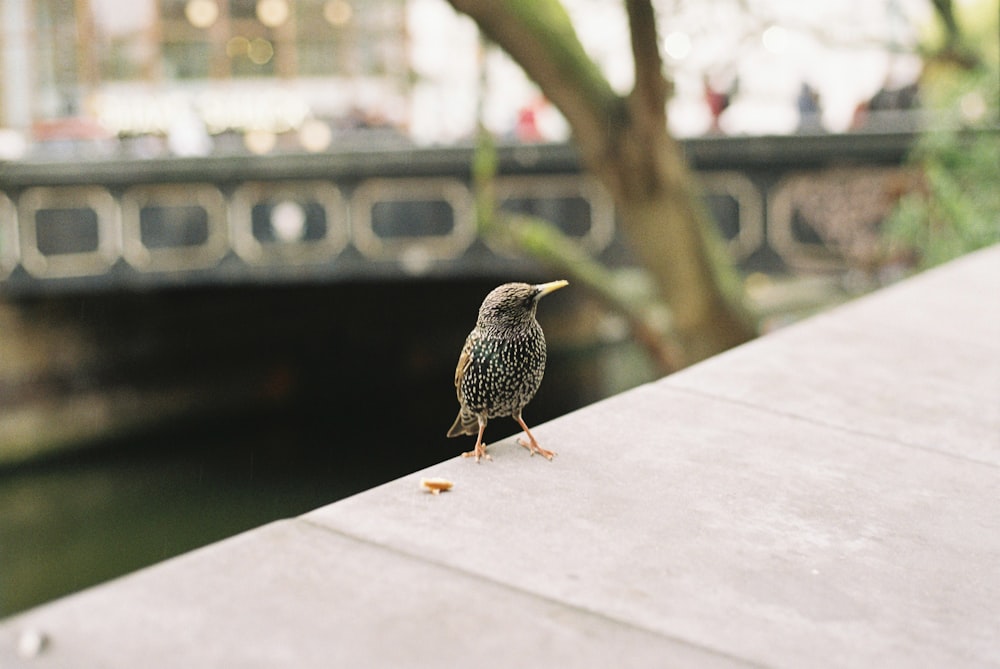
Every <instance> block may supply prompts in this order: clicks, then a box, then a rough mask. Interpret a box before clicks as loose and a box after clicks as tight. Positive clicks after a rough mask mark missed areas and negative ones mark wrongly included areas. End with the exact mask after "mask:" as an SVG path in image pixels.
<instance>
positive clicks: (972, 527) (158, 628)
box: [0, 247, 1000, 667]
mask: <svg viewBox="0 0 1000 669" xmlns="http://www.w3.org/2000/svg"><path fill="white" fill-rule="evenodd" d="M998 296H1000V247H994V248H992V249H987V250H985V251H981V252H979V253H976V254H973V255H971V256H967V257H966V258H963V259H961V260H959V261H956V262H955V263H952V264H950V265H948V266H945V267H943V268H939V269H937V270H933V271H931V272H927V273H925V274H923V275H921V276H919V277H916V278H913V279H911V280H909V281H906V282H904V283H902V284H899V285H897V286H894V287H892V288H889V289H887V290H884V291H882V292H880V293H877V294H875V295H872V296H869V297H867V298H864V299H861V300H858V301H856V302H854V303H851V304H849V305H846V306H844V307H841V308H839V309H836V310H833V311H831V312H828V313H826V314H824V315H821V316H819V317H816V318H814V319H811V320H809V321H807V322H805V323H802V324H799V325H796V326H792V327H789V328H787V329H785V330H782V331H779V332H777V333H775V334H772V335H769V336H766V337H763V338H761V339H759V340H757V341H755V342H753V343H751V344H749V345H746V346H743V347H740V348H738V349H735V350H733V351H730V352H728V353H726V354H724V355H721V356H718V357H716V358H713V359H712V360H709V361H707V362H705V363H703V364H701V365H698V366H696V367H693V368H691V369H689V370H686V371H684V372H681V373H678V374H675V375H673V376H671V377H668V378H666V379H664V380H662V381H659V382H656V383H652V384H649V385H646V386H643V387H640V388H637V389H635V390H632V391H629V392H627V393H623V394H621V395H618V396H616V397H613V398H611V399H609V400H606V401H604V402H600V403H598V404H595V405H593V406H591V407H587V408H585V409H582V410H580V411H578V412H575V413H573V414H569V415H567V416H564V417H562V418H560V419H558V420H555V421H552V422H550V423H547V424H545V425H542V426H539V427H538V428H537V430H536V431H535V434H536V436H537V437H538V438H539V440H540V441H541V442H542V443H543V444H544V445H546V446H548V447H550V448H554V449H555V450H557V451H558V452H559V456H558V457H557V458H556V459H555V461H554V462H551V463H549V462H546V461H545V460H543V459H541V458H537V457H536V458H530V457H528V456H527V454H526V452H525V451H524V450H523V449H522V448H520V447H519V446H517V445H516V443H515V441H514V440H513V439H507V440H504V441H501V442H498V443H496V444H493V445H492V446H491V449H490V450H491V452H492V454H493V457H494V460H493V461H492V462H484V463H482V464H480V465H476V464H475V463H474V462H472V461H467V460H462V459H461V458H455V459H451V460H448V461H445V462H442V463H440V464H438V465H435V466H433V467H431V468H429V469H428V470H425V471H423V472H417V473H415V474H412V475H409V476H406V477H403V478H401V479H399V480H397V481H394V482H391V483H388V484H386V485H384V486H381V487H379V488H376V489H373V490H370V491H368V492H365V493H362V494H360V495H357V496H354V497H351V498H349V499H346V500H342V501H340V502H337V503H335V504H332V505H330V506H328V507H325V508H322V509H319V510H317V511H314V512H312V513H310V514H306V515H305V516H302V517H299V518H295V519H290V520H286V521H281V522H278V523H275V524H272V525H268V526H266V527H263V528H259V529H257V530H254V531H251V532H248V533H245V534H242V535H239V536H237V537H234V538H232V539H229V540H227V541H224V542H221V543H219V544H215V545H212V546H209V547H206V548H204V549H201V550H199V551H195V552H193V553H190V554H188V555H185V556H181V557H179V558H176V559H173V560H170V561H168V562H165V563H163V564H160V565H157V566H155V567H151V568H149V569H146V570H143V571H140V572H137V573H135V574H132V575H130V576H126V577H124V578H122V579H119V580H116V581H113V582H111V583H109V584H105V585H103V586H99V587H96V588H93V589H91V590H88V591H85V592H83V593H80V594H78V595H74V596H71V597H68V598H65V599H63V600H60V601H57V602H54V603H51V604H48V605H45V606H42V607H39V608H37V609H34V610H32V611H29V612H26V613H24V614H22V615H20V616H17V617H14V618H11V619H8V620H6V621H3V622H2V623H0V666H3V667H20V666H25V667H79V666H100V667H134V666H144V667H177V666H185V667H217V666H239V667H257V666H259V667H274V666H295V667H328V666H344V665H347V664H348V663H352V664H356V665H358V666H365V667H382V666H385V667H388V666H393V667H395V666H418V667H419V666H459V665H462V666H479V667H490V666H497V667H500V666H503V667H507V666H578V667H590V666H593V667H598V666H601V667H604V666H671V665H676V666H685V667H739V666H761V665H764V666H774V667H801V666H810V667H857V666H906V667H942V666H947V667H984V666H1000V627H998V625H997V621H998V620H1000V567H998V565H1000V505H998V503H997V500H998V497H1000V297H998ZM415 447H417V446H415ZM423 476H441V477H445V478H447V479H450V480H452V481H453V482H454V484H455V487H454V489H453V490H452V491H450V492H447V493H444V494H441V495H438V496H432V495H429V494H426V493H424V492H422V491H421V490H420V489H419V486H418V482H419V480H420V478H421V477H423ZM39 639H43V640H44V642H43V643H40V644H35V645H36V646H37V645H40V646H41V650H40V651H38V652H37V653H33V652H31V650H32V649H31V648H30V646H32V644H31V643H30V642H31V641H32V640H35V641H36V642H37V641H38V640H39Z"/></svg>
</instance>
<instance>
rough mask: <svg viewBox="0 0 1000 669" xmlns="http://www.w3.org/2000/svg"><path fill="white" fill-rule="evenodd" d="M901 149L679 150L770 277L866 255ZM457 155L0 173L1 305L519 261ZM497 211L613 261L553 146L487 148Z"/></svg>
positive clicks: (742, 257) (879, 138)
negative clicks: (71, 292) (12, 298)
mask: <svg viewBox="0 0 1000 669" xmlns="http://www.w3.org/2000/svg"><path fill="white" fill-rule="evenodd" d="M912 139H913V136H912V135H911V134H906V133H902V134H886V135H840V136H833V135H831V136H804V137H770V138H703V139H696V140H689V141H687V142H686V143H685V150H686V151H687V153H688V155H689V157H690V159H691V160H692V162H693V164H694V165H695V167H696V169H698V171H699V173H700V175H701V177H702V186H703V190H704V194H705V198H706V201H707V203H708V205H709V207H710V208H711V209H712V211H713V213H714V214H715V217H716V219H717V221H718V223H719V226H720V229H721V231H722V233H723V235H724V236H725V237H726V239H727V240H728V241H729V248H730V252H731V253H732V255H733V258H734V260H736V262H738V263H740V264H741V265H743V266H744V267H745V268H747V269H753V270H762V271H769V272H781V271H787V270H830V269H837V268H842V267H844V266H845V265H847V264H850V262H851V261H852V259H854V257H855V256H864V254H865V252H866V249H867V248H869V247H870V246H871V244H872V243H873V240H874V237H875V232H876V229H877V224H878V222H880V221H881V220H882V219H883V218H884V217H885V216H886V215H887V214H888V213H889V211H891V207H892V204H893V202H894V197H898V195H899V194H900V193H901V192H905V191H906V190H907V189H909V188H911V187H912V186H913V183H914V177H913V175H912V174H911V173H910V172H909V171H908V170H906V169H905V168H903V167H901V161H902V159H903V157H904V155H905V152H906V149H907V148H908V146H909V145H910V143H911V141H912ZM472 154H473V149H472V148H471V147H457V148H449V149H440V148H439V149H403V150H392V151H373V152H364V153H362V152H340V153H336V152H335V153H330V154H323V155H275V156H238V155H233V156H219V157H211V158H204V159H189V158H175V159H169V158H167V159H155V160H138V161H137V160H113V159H108V160H99V161H98V160H90V161H86V162H73V163H30V162H28V163H7V164H0V290H3V291H4V292H8V293H15V294H18V293H30V292H33V291H36V290H57V291H58V290H60V289H72V288H77V287H91V288H107V287H114V286H120V285H156V284H171V283H178V282H195V283H197V282H218V281H226V282H232V281H242V280H260V279H261V278H264V279H281V278H287V277H296V278H301V277H307V278H325V279H334V280H335V279H339V278H356V277H359V276H421V275H427V274H430V275H445V276H461V275H470V274H471V275H476V274H483V273H490V272H495V271H500V270H501V269H506V270H508V271H509V269H510V267H511V263H515V264H516V263H527V262H528V261H527V260H526V259H525V258H520V257H512V256H510V254H509V251H507V250H505V249H501V248H498V247H496V246H495V245H492V244H490V241H489V240H488V239H482V238H480V235H478V234H477V231H476V227H475V215H474V209H473V191H472V186H471V183H470V179H469V166H470V164H471V160H472ZM497 195H498V201H499V204H500V206H501V207H503V208H507V209H512V210H516V211H520V212H529V213H533V214H537V215H541V216H543V217H545V218H547V219H549V220H552V221H553V222H554V223H555V224H556V225H558V226H559V227H560V228H561V229H562V230H563V232H564V233H566V234H567V235H569V236H570V237H573V238H575V239H577V240H579V241H580V242H581V243H582V244H583V245H584V246H585V247H586V248H587V249H588V250H589V251H590V252H591V253H593V254H595V255H597V256H602V257H603V258H604V259H605V260H608V261H611V262H618V263H627V262H629V254H628V251H627V247H626V245H625V244H624V243H623V241H622V240H621V238H620V236H619V234H618V231H617V226H616V219H615V212H614V206H613V204H612V202H611V199H610V197H609V196H608V194H607V193H606V192H605V191H604V189H603V188H602V187H601V186H600V185H599V184H598V183H597V182H596V181H595V180H593V179H592V178H591V177H589V176H587V175H585V174H583V173H582V171H581V167H580V164H579V161H578V159H577V156H576V154H575V153H574V151H573V149H572V148H571V147H569V146H566V145H519V146H506V147H501V149H500V176H499V178H498V181H497Z"/></svg>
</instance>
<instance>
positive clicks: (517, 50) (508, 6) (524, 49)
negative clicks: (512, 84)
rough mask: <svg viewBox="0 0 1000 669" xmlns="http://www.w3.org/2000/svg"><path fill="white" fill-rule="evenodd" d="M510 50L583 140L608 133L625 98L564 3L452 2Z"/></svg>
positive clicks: (540, 0)
mask: <svg viewBox="0 0 1000 669" xmlns="http://www.w3.org/2000/svg"><path fill="white" fill-rule="evenodd" d="M448 1H449V2H450V3H451V5H452V6H453V7H454V8H455V9H456V10H458V11H460V12H463V13H465V14H467V15H468V16H470V17H472V19H473V20H474V21H475V22H476V23H477V24H478V25H479V28H480V30H482V31H483V33H484V34H485V35H486V36H487V37H488V38H489V39H490V40H492V41H493V42H495V43H496V44H497V45H499V46H500V47H501V48H502V49H503V50H504V51H506V52H507V53H508V54H509V55H510V57H511V58H513V59H514V61H515V62H517V64H518V65H520V66H521V69H523V70H524V72H525V73H526V74H527V75H528V76H529V77H530V78H531V79H532V80H533V81H534V82H535V83H536V84H537V85H538V87H539V88H541V89H542V90H543V91H544V92H545V95H546V97H547V98H548V99H549V101H551V102H552V104H554V105H555V106H556V107H557V108H558V109H559V111H560V112H562V114H563V116H565V117H566V120H567V122H568V123H569V124H570V127H571V128H572V129H573V133H574V134H575V135H577V136H581V135H583V136H600V135H602V134H605V135H606V134H607V126H608V124H609V123H610V122H611V120H612V119H614V118H615V117H616V115H617V114H618V109H620V107H621V103H622V101H621V98H620V97H619V96H618V95H617V94H616V93H615V92H614V90H613V89H612V88H611V85H610V84H609V83H608V81H607V79H606V78H605V77H604V75H603V74H602V73H601V71H600V68H598V66H597V64H596V63H594V62H593V60H591V59H590V57H589V56H588V55H587V53H586V51H584V48H583V45H582V44H580V40H579V38H578V37H577V35H576V31H575V30H574V28H573V24H572V22H571V21H570V18H569V15H568V14H567V13H566V9H565V8H564V7H563V6H562V3H560V2H559V0H448Z"/></svg>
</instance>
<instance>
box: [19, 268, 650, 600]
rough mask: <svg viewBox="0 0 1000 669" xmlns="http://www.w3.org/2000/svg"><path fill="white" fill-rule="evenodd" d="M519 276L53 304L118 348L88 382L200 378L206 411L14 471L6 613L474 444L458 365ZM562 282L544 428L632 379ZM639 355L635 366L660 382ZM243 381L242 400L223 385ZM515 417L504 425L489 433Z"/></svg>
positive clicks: (505, 430) (191, 383)
mask: <svg viewBox="0 0 1000 669" xmlns="http://www.w3.org/2000/svg"><path fill="white" fill-rule="evenodd" d="M534 278H535V279H541V278H545V277H534ZM501 282H502V280H490V281H470V282H464V283H455V282H433V281H431V282H413V283H407V282H397V283H381V284H375V283H372V284H358V285H350V286H285V287H257V288H253V287H251V288H240V289H224V288H218V289H202V290H197V291H195V290H176V291H169V292H163V293H155V294H145V295H141V294H139V295H136V294H128V295H117V296H107V295H104V296H101V295H94V296H71V297H65V298H59V302H60V303H59V304H56V305H55V306H51V305H49V306H47V307H46V309H47V310H48V311H49V312H51V311H53V310H54V311H55V312H56V313H59V314H63V315H64V316H65V318H67V319H69V320H70V321H72V323H73V325H74V327H78V328H80V329H82V330H83V331H85V332H86V334H87V337H88V338H89V339H90V340H91V341H93V342H96V348H95V349H94V350H95V351H97V353H96V355H97V358H98V359H99V363H95V362H94V361H93V360H91V361H89V362H84V363H81V368H86V369H88V370H89V371H88V378H87V379H86V380H83V381H80V382H79V383H81V384H83V385H85V386H87V385H88V384H89V387H90V389H91V390H93V387H95V386H96V387H101V386H102V385H106V386H109V387H111V386H115V387H122V386H128V387H132V388H137V389H140V390H141V389H148V388H155V387H156V386H157V385H158V384H161V383H170V384H173V386H182V387H183V386H185V385H186V386H187V387H190V388H191V396H192V397H193V398H195V401H196V402H197V401H200V400H199V399H198V398H204V402H205V410H204V411H199V410H198V407H197V406H195V407H194V408H193V409H192V410H191V411H189V412H187V414H186V415H185V416H183V417H181V418H177V417H173V418H170V419H169V420H164V421H161V422H159V423H151V424H150V425H149V426H147V427H142V428H139V429H132V430H131V431H129V432H126V433H123V434H119V435H117V436H113V437H110V438H102V439H100V440H99V441H97V442H95V443H90V444H87V445H86V447H83V448H74V449H72V450H63V451H60V452H58V453H55V454H49V455H46V456H44V457H39V458H35V459H33V460H31V461H28V462H26V463H22V464H16V465H6V466H4V467H0V617H3V616H6V615H10V614H12V613H15V612H17V611H19V610H23V609H25V608H28V607H31V606H34V605H37V604H39V603H42V602H45V601H48V600H50V599H53V598H56V597H59V596H62V595H65V594H68V593H71V592H74V591H77V590H79V589H81V588H84V587H87V586H90V585H93V584H96V583H100V582H102V581H105V580H107V579H110V578H113V577H115V576H119V575H121V574H124V573H127V572H130V571H134V570H135V569H138V568H140V567H143V566H146V565H150V564H153V563H156V562H158V561H161V560H164V559H166V558H169V557H171V556H174V555H177V554H180V553H183V552H185V551H188V550H191V549H193V548H196V547H198V546H202V545H205V544H207V543H210V542H212V541H215V540H218V539H221V538H224V537H227V536H231V535H233V534H235V533H237V532H240V531H243V530H246V529H249V528H252V527H256V526H259V525H261V524H263V523H267V522H269V521H272V520H276V519H280V518H286V517H289V516H294V515H297V514H300V513H303V512H306V511H309V510H311V509H314V508H317V507H319V506H322V505H325V504H328V503H331V502H333V501H336V500H338V499H341V498H343V497H345V496H348V495H351V494H354V493H357V492H360V491H363V490H365V489H368V488H371V487H373V486H375V485H378V484H380V483H383V482H385V481H389V480H392V479H394V478H397V477H399V476H402V475H404V474H407V473H409V472H412V471H414V470H416V469H419V468H421V467H424V466H429V465H431V464H433V463H435V462H439V461H441V460H444V459H447V458H450V457H453V456H455V455H457V454H458V453H459V452H461V451H462V450H467V449H469V448H470V447H471V445H472V442H471V441H469V440H464V439H446V438H445V437H444V434H445V431H446V430H447V429H448V427H449V426H450V425H451V422H452V420H453V419H454V414H455V412H456V411H457V403H456V401H455V396H454V387H453V384H452V378H453V374H454V365H455V361H456V359H457V356H458V352H459V349H460V347H461V344H462V341H463V340H464V338H465V335H466V334H467V332H468V330H469V329H470V328H471V327H472V325H473V323H474V320H475V313H476V309H477V308H478V305H479V302H480V301H481V299H482V297H483V296H484V295H485V293H486V292H487V291H488V290H489V289H490V288H492V287H493V286H494V285H496V284H498V283H501ZM560 293H565V295H560V294H558V293H557V294H556V295H555V296H554V297H550V298H547V299H546V301H545V302H543V303H542V308H541V309H540V315H539V319H540V321H541V322H542V324H543V326H544V327H545V329H546V332H547V333H548V335H549V341H550V356H549V367H548V371H547V374H546V378H545V382H544V383H543V385H542V389H541V391H540V392H539V395H538V396H537V397H536V400H535V402H533V403H532V404H531V405H530V406H529V408H528V410H527V411H526V412H525V419H526V420H527V421H528V422H529V425H530V424H535V423H539V422H542V421H545V420H548V419H551V418H554V417H556V416H558V415H561V414H563V413H566V412H568V411H571V410H573V409H575V408H578V407H579V406H582V405H584V404H587V403H590V402H592V401H594V400H596V399H599V398H600V397H602V396H605V395H607V394H610V393H611V392H614V391H616V390H620V389H621V387H622V385H623V384H624V385H630V384H631V382H632V381H631V380H629V381H625V382H623V381H622V380H621V378H619V379H618V380H614V381H612V382H610V383H609V382H608V381H607V378H606V377H607V376H608V374H607V372H608V370H609V369H613V370H616V371H615V373H614V374H618V376H619V377H620V376H621V367H622V365H621V364H620V360H619V361H616V360H613V359H610V358H609V357H608V352H609V351H611V352H612V357H613V356H614V355H616V354H615V353H614V349H615V347H614V346H611V347H609V346H607V345H594V344H592V343H587V341H586V340H587V338H586V337H583V339H581V338H580V337H578V336H577V335H574V334H573V333H574V332H576V331H578V330H579V328H578V327H577V326H579V325H580V323H584V324H585V323H586V322H587V321H588V319H590V318H592V317H593V313H592V312H590V311H588V308H587V306H586V305H585V304H584V303H583V302H582V301H581V297H580V296H579V295H576V296H575V295H573V293H571V292H570V290H566V291H560ZM32 308H37V305H35V306H34V307H32ZM581 342H582V343H581ZM619 348H621V347H619ZM624 355H625V356H627V357H629V359H631V360H632V361H633V363H634V361H635V360H636V357H635V355H634V351H631V350H630V351H629V352H626V353H625V354H624ZM638 364H639V369H638V371H637V373H635V374H632V377H634V380H635V381H641V380H646V379H645V378H642V377H643V370H642V363H641V362H640V363H638ZM614 374H612V376H614ZM234 384H235V385H234ZM240 384H243V385H246V386H249V388H239V387H236V386H239V385H240ZM227 393H229V394H231V395H232V396H235V397H239V398H241V401H239V402H224V401H223V402H219V401H216V400H218V399H219V397H218V396H219V395H225V394H227ZM515 431H516V425H515V424H514V423H513V422H512V421H495V423H494V424H492V425H491V428H490V431H489V432H488V433H487V434H488V437H489V439H490V441H495V440H497V439H499V438H501V437H505V436H508V435H510V434H513V433H514V432H515Z"/></svg>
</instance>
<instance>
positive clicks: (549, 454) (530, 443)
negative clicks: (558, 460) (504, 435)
mask: <svg viewBox="0 0 1000 669" xmlns="http://www.w3.org/2000/svg"><path fill="white" fill-rule="evenodd" d="M517 443H519V444H521V446H524V447H525V448H527V449H528V452H529V453H530V454H531V455H534V454H535V453H538V454H539V455H540V456H542V457H543V458H545V459H547V460H551V459H552V458H554V457H555V456H556V455H558V453H556V452H555V451H550V450H548V449H546V448H542V447H541V446H539V445H538V442H537V441H535V440H534V439H531V438H530V437H529V438H525V437H520V438H519V439H518V440H517Z"/></svg>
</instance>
